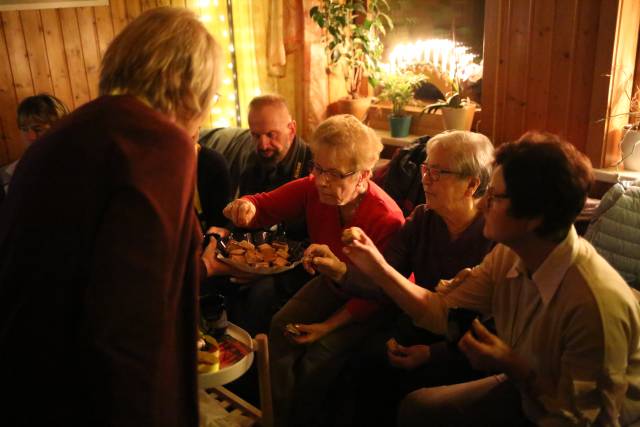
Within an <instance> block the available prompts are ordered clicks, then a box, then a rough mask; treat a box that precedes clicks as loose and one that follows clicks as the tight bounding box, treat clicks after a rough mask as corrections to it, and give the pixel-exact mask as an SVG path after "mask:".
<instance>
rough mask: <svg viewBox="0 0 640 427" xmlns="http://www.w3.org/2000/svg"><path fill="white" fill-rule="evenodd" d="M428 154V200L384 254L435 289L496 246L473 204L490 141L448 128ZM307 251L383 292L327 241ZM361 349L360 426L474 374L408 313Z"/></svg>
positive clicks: (323, 267)
mask: <svg viewBox="0 0 640 427" xmlns="http://www.w3.org/2000/svg"><path fill="white" fill-rule="evenodd" d="M427 154H428V155H427V160H426V162H425V163H424V164H423V165H422V173H423V175H422V186H423V189H424V193H425V196H426V197H425V198H426V204H424V205H420V206H418V207H416V209H414V211H413V213H412V214H411V216H410V217H409V218H408V219H407V221H406V222H405V223H404V225H403V226H402V228H401V229H400V231H399V232H398V233H396V234H395V235H394V236H393V238H392V239H391V240H390V241H389V244H387V246H386V247H385V249H384V256H385V259H386V260H387V262H388V263H389V264H390V265H391V266H393V268H395V269H396V270H398V271H399V272H400V273H402V275H403V276H405V277H409V276H411V275H412V274H413V275H414V277H415V283H417V284H419V285H420V286H423V287H426V288H427V289H430V290H434V289H435V287H436V285H437V284H438V282H439V281H440V280H442V279H449V278H452V277H453V276H455V275H456V273H457V272H458V271H460V270H461V269H463V268H465V267H471V266H474V265H477V264H479V263H480V262H481V261H482V259H483V258H484V256H485V255H486V254H487V253H488V252H489V251H490V250H491V248H492V247H493V243H492V242H491V241H490V240H489V239H487V238H485V237H484V236H483V234H482V229H483V227H484V217H483V215H482V213H481V212H480V209H479V206H478V204H479V201H480V199H481V198H482V196H483V195H484V193H485V191H486V189H487V185H488V184H489V178H490V176H491V168H492V163H493V145H492V144H491V141H490V140H489V139H488V138H487V137H486V136H484V135H482V134H479V133H474V132H466V131H447V132H443V133H440V134H438V135H436V136H434V137H433V138H432V139H431V140H429V143H428V144H427ZM307 252H308V254H309V256H312V257H313V260H314V262H315V264H316V265H317V266H318V267H317V268H318V270H319V271H320V272H321V273H323V274H325V275H327V276H328V277H329V278H330V279H332V280H333V281H335V282H336V283H338V284H340V286H342V287H343V288H345V289H353V292H355V293H358V291H360V292H362V294H363V295H366V294H367V293H370V292H374V293H375V292H376V291H377V292H378V293H379V292H380V290H379V288H377V287H376V286H373V287H372V286H371V285H370V284H369V279H368V278H367V277H366V276H365V275H364V274H362V273H360V272H359V271H358V270H357V269H356V268H353V266H352V265H349V264H348V263H346V262H344V261H341V260H340V259H339V258H338V257H337V256H336V255H335V254H333V253H332V252H331V251H330V249H329V248H328V247H327V246H322V245H311V246H310V247H309V249H308V250H307ZM392 337H393V338H394V339H395V340H396V341H397V342H398V343H399V345H398V346H397V347H394V348H391V349H389V350H387V346H386V345H385V343H387V341H388V340H389V339H390V338H392ZM364 347H365V348H364V349H363V351H362V354H361V355H359V357H355V358H354V360H353V361H352V362H353V363H351V364H350V367H349V369H350V371H351V373H352V376H354V377H355V378H354V379H355V382H356V385H357V386H358V388H357V392H355V393H354V395H355V396H356V397H357V399H356V400H357V402H358V403H359V408H358V409H359V410H358V414H357V415H356V417H357V420H358V422H360V423H362V424H363V425H374V424H377V423H379V424H380V425H393V423H394V422H395V408H396V405H395V404H397V403H398V402H399V401H400V398H402V397H403V396H405V395H406V394H407V393H408V392H410V391H413V390H415V389H417V388H420V387H424V386H426V385H440V384H443V383H446V382H447V381H463V380H467V379H469V378H471V377H473V376H474V375H476V374H475V373H474V372H472V370H471V368H470V366H469V364H468V362H467V361H466V359H465V358H464V356H463V355H462V354H459V353H458V352H455V351H450V350H449V346H448V343H447V342H446V341H445V340H444V337H443V336H440V335H435V334H431V333H429V332H428V331H425V330H424V329H422V328H418V327H416V326H415V325H414V324H413V322H412V321H411V319H410V318H409V316H408V315H407V314H405V313H398V314H397V316H396V318H395V321H394V322H389V323H388V324H385V325H383V326H382V327H381V328H380V330H378V331H375V333H374V334H373V335H372V336H371V337H369V338H368V339H367V342H366V344H365V346H364ZM389 363H391V365H392V366H393V367H395V368H396V369H393V368H391V367H390V366H389ZM378 384H385V386H384V387H377V386H376V385H378ZM342 388H343V389H346V387H342ZM394 403H395V404H394ZM335 407H336V408H339V407H340V406H339V405H335Z"/></svg>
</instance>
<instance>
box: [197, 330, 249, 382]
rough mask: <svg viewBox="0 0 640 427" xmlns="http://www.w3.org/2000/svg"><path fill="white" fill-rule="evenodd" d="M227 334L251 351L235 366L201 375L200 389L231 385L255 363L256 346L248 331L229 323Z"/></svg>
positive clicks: (199, 377)
mask: <svg viewBox="0 0 640 427" xmlns="http://www.w3.org/2000/svg"><path fill="white" fill-rule="evenodd" d="M226 333H227V334H229V335H231V336H232V337H233V338H235V339H237V340H238V341H240V342H241V343H243V344H244V345H246V346H247V347H249V349H251V351H250V352H249V353H248V354H246V355H245V356H244V357H243V358H242V359H240V360H238V361H237V362H235V363H234V364H233V365H230V366H225V367H224V368H221V369H220V370H218V371H216V372H211V373H208V374H199V375H198V387H200V388H203V389H209V388H213V387H216V386H221V385H225V384H227V383H230V382H231V381H234V380H236V379H238V378H240V377H241V376H242V375H243V374H244V373H245V372H247V371H248V370H249V368H250V367H251V364H252V363H253V352H254V351H255V346H254V343H253V340H252V339H251V336H249V334H248V333H247V331H245V330H244V329H242V328H240V327H238V326H236V325H234V324H233V323H229V326H228V327H227V332H226Z"/></svg>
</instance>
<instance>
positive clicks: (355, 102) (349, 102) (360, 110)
mask: <svg viewBox="0 0 640 427" xmlns="http://www.w3.org/2000/svg"><path fill="white" fill-rule="evenodd" d="M336 106H337V112H338V114H352V115H354V116H356V117H357V118H358V120H360V121H362V122H364V121H365V119H366V118H367V112H368V111H369V107H370V106H371V98H370V97H367V98H356V99H351V98H341V99H339V100H338V101H337V102H336Z"/></svg>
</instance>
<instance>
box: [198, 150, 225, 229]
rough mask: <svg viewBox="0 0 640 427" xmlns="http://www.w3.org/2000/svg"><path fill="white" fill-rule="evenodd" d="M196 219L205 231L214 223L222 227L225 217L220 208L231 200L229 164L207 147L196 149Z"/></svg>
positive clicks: (220, 155)
mask: <svg viewBox="0 0 640 427" xmlns="http://www.w3.org/2000/svg"><path fill="white" fill-rule="evenodd" d="M198 196H199V198H200V208H201V210H200V211H199V212H198V219H199V220H200V224H201V225H202V229H203V230H204V231H206V230H207V229H208V228H209V227H211V226H213V225H215V226H218V227H222V226H224V225H225V224H226V223H227V219H226V218H225V217H224V215H222V210H223V209H224V207H225V206H227V203H229V202H230V201H231V177H230V176H229V166H228V165H227V161H226V160H225V158H224V157H222V154H220V153H218V152H217V151H215V150H212V149H211V148H207V147H201V148H200V150H198Z"/></svg>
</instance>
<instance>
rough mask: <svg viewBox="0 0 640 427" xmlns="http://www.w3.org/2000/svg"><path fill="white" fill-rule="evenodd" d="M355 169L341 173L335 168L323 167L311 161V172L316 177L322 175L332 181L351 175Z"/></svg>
mask: <svg viewBox="0 0 640 427" xmlns="http://www.w3.org/2000/svg"><path fill="white" fill-rule="evenodd" d="M356 172H357V171H352V172H347V173H342V172H340V171H338V170H335V169H323V168H322V167H320V166H319V165H318V164H317V163H315V162H311V173H313V174H314V175H315V176H316V177H320V176H321V175H324V176H325V177H326V178H327V179H329V180H332V181H339V180H342V179H346V178H348V177H350V176H351V175H353V174H355V173H356Z"/></svg>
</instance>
